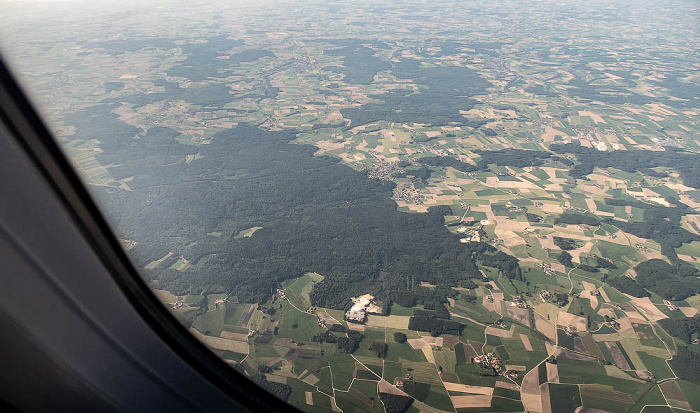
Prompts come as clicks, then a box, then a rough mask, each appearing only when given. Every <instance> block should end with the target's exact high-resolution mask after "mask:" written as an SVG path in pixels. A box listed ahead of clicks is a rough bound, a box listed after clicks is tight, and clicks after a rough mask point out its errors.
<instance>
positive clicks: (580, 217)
mask: <svg viewBox="0 0 700 413" xmlns="http://www.w3.org/2000/svg"><path fill="white" fill-rule="evenodd" d="M554 223H555V224H556V225H561V224H565V225H590V226H592V227H596V226H598V225H600V219H599V218H598V217H596V216H595V215H593V214H581V213H579V212H570V211H567V212H564V213H563V214H561V215H559V216H558V217H556V218H555V219H554Z"/></svg>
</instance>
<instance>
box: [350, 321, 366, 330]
mask: <svg viewBox="0 0 700 413" xmlns="http://www.w3.org/2000/svg"><path fill="white" fill-rule="evenodd" d="M348 328H349V329H350V330H353V331H359V332H363V331H365V325H364V324H355V323H348Z"/></svg>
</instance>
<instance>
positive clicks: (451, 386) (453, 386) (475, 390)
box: [445, 382, 493, 396]
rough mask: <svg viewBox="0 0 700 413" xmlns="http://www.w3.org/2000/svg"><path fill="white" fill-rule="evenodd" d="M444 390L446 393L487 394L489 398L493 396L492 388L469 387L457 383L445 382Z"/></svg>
mask: <svg viewBox="0 0 700 413" xmlns="http://www.w3.org/2000/svg"><path fill="white" fill-rule="evenodd" d="M445 389H447V391H458V392H462V393H471V394H487V395H489V396H490V395H492V394H493V387H482V386H470V385H468V384H459V383H449V382H445Z"/></svg>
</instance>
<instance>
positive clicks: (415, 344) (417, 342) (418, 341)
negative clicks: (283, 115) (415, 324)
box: [406, 338, 430, 350]
mask: <svg viewBox="0 0 700 413" xmlns="http://www.w3.org/2000/svg"><path fill="white" fill-rule="evenodd" d="M406 341H408V344H409V345H410V346H411V348H412V349H414V350H419V349H424V348H428V349H429V348H430V344H428V342H427V341H425V340H423V338H409V339H408V340H406Z"/></svg>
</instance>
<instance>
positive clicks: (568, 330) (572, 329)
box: [564, 325, 577, 337]
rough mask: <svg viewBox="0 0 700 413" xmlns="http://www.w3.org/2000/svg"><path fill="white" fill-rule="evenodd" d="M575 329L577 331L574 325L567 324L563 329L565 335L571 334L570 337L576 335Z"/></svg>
mask: <svg viewBox="0 0 700 413" xmlns="http://www.w3.org/2000/svg"><path fill="white" fill-rule="evenodd" d="M576 331H577V329H576V327H575V326H572V325H568V326H566V328H565V329H564V332H565V333H566V334H567V335H569V336H571V337H573V336H575V335H576Z"/></svg>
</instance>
